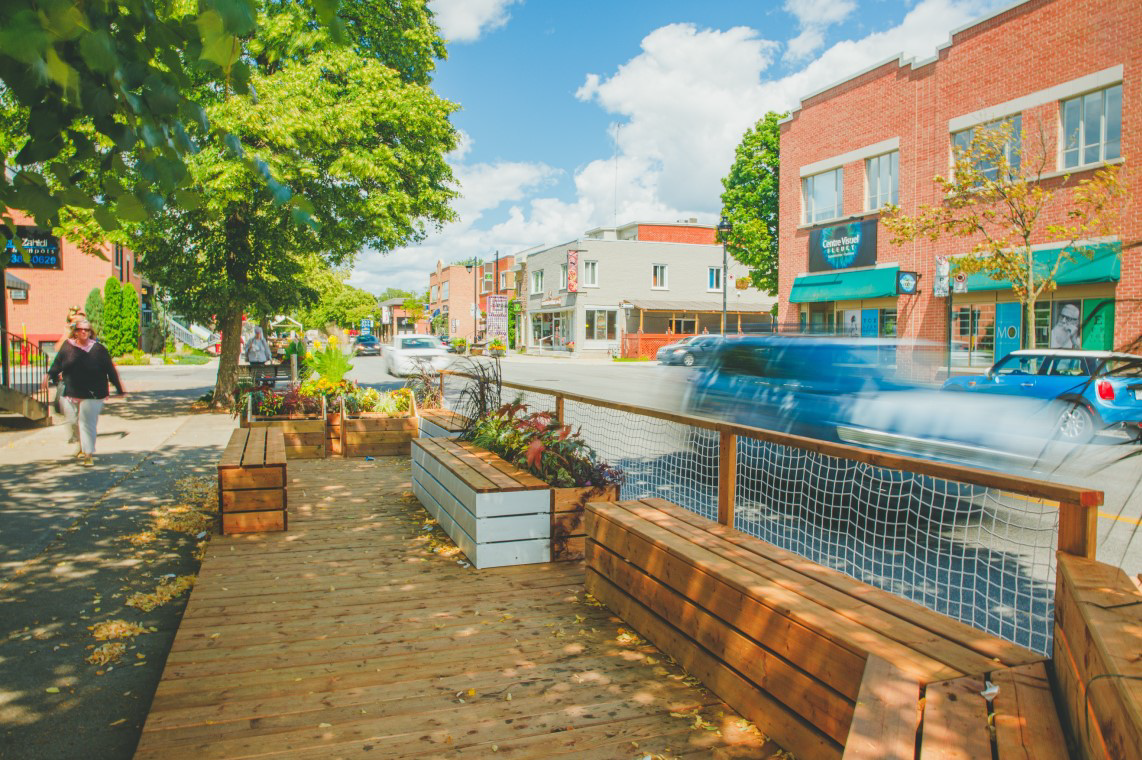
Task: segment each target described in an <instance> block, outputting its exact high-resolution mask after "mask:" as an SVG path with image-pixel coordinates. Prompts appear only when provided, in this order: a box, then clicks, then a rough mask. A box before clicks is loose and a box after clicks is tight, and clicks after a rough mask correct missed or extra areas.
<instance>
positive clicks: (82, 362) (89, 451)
mask: <svg viewBox="0 0 1142 760" xmlns="http://www.w3.org/2000/svg"><path fill="white" fill-rule="evenodd" d="M61 377H62V378H63V408H64V414H65V415H66V416H67V419H68V422H69V423H70V424H72V425H78V427H79V451H78V452H76V456H77V457H79V458H80V463H81V464H82V465H83V466H84V467H91V466H92V465H93V464H95V462H94V460H93V459H92V456H93V455H94V454H95V427H96V424H97V423H98V422H99V413H100V412H101V411H102V410H103V402H104V401H105V400H106V399H107V396H108V395H109V389H108V381H110V384H111V385H114V386H115V390H116V391H118V392H119V395H120V396H123V395H126V392H125V391H124V390H123V384H122V383H121V382H120V381H119V373H118V372H116V371H115V365H114V364H112V363H111V354H109V353H107V349H106V348H104V346H103V344H102V343H100V342H99V341H97V340H95V334H94V332H93V331H92V329H91V323H90V322H88V321H87V320H86V319H84V320H80V321H78V322H76V323H75V324H74V325H73V326H72V328H71V337H70V338H68V339H67V341H66V342H64V344H63V347H62V348H60V350H59V353H57V354H56V358H55V361H53V362H52V366H51V369H49V370H48V376H47V377H46V378H44V384H45V385H46V384H47V382H48V381H49V380H50V381H51V382H52V384H53V385H56V384H58V383H59V381H60V378H61Z"/></svg>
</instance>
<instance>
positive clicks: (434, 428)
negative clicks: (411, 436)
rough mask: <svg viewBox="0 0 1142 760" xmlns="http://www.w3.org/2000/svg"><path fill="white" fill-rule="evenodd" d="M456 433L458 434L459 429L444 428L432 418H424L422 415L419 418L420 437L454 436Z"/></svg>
mask: <svg viewBox="0 0 1142 760" xmlns="http://www.w3.org/2000/svg"><path fill="white" fill-rule="evenodd" d="M458 435H460V431H459V430H457V431H452V430H445V429H444V428H442V427H440V426H439V425H437V424H436V423H435V422H433V421H432V420H426V419H425V418H424V417H421V418H420V437H421V438H455V437H457V436H458Z"/></svg>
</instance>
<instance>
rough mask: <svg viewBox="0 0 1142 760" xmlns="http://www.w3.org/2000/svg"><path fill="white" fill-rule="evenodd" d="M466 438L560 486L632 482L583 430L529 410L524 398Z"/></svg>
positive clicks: (486, 418) (488, 418)
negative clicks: (601, 454) (601, 455)
mask: <svg viewBox="0 0 1142 760" xmlns="http://www.w3.org/2000/svg"><path fill="white" fill-rule="evenodd" d="M462 437H464V438H465V439H466V440H470V441H471V442H472V443H474V444H476V445H477V446H481V447H483V448H485V449H487V450H489V451H491V452H493V453H495V454H498V455H499V456H501V457H503V458H504V459H506V460H507V461H509V462H511V463H512V464H514V465H515V466H516V467H519V468H521V469H524V470H527V471H528V472H530V473H532V474H533V475H535V476H536V477H537V478H539V479H540V480H543V481H544V482H546V483H549V484H551V485H552V486H555V487H556V488H575V487H579V488H582V487H587V486H594V487H605V486H621V485H622V484H623V482H624V481H625V480H626V475H625V473H624V472H623V471H622V470H621V469H620V468H617V467H612V466H611V465H609V464H607V463H606V462H603V461H600V460H599V458H598V455H597V454H596V453H595V450H594V449H592V448H591V447H590V446H588V445H587V443H586V441H584V440H583V439H582V437H580V435H579V432H578V431H575V432H572V430H571V427H570V426H569V425H563V424H561V423H560V422H559V421H558V420H556V419H555V416H554V415H553V414H552V413H551V412H529V411H528V408H527V406H525V405H524V404H522V403H520V402H519V401H518V400H517V401H515V402H513V403H511V404H505V405H503V406H501V407H500V408H499V409H497V410H496V411H495V412H493V413H492V414H489V415H487V416H484V417H481V418H480V419H478V420H477V421H476V423H475V425H474V426H473V427H472V428H471V429H470V430H469V431H468V432H467V433H466V434H465V435H464V436H462Z"/></svg>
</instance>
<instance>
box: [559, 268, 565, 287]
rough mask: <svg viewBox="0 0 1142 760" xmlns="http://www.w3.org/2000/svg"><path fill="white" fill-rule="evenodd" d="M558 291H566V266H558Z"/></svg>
mask: <svg viewBox="0 0 1142 760" xmlns="http://www.w3.org/2000/svg"><path fill="white" fill-rule="evenodd" d="M559 289H560V290H567V265H566V264H560V265H559Z"/></svg>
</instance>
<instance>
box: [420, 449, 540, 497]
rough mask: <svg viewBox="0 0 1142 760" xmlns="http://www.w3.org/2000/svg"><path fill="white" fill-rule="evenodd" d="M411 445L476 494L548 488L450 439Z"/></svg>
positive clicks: (505, 464)
mask: <svg viewBox="0 0 1142 760" xmlns="http://www.w3.org/2000/svg"><path fill="white" fill-rule="evenodd" d="M412 445H413V446H417V447H420V448H421V449H423V450H424V451H425V453H427V454H428V455H429V456H431V457H433V458H434V459H436V460H438V461H440V462H441V463H443V464H446V465H447V466H448V469H450V470H451V471H452V472H453V473H455V474H456V476H457V477H458V478H460V479H461V480H463V481H464V483H465V484H467V485H468V486H469V487H470V488H471V489H472V490H473V491H475V492H476V493H488V492H491V491H534V490H540V489H547V488H551V486H549V485H548V484H547V483H544V482H543V481H542V480H540V479H539V478H537V477H535V476H534V475H532V474H531V473H529V472H525V471H524V470H521V469H519V468H518V467H516V466H514V465H512V464H509V463H508V462H505V461H504V460H503V459H501V458H500V457H498V456H496V455H495V454H492V453H491V452H488V451H485V450H483V449H481V448H479V447H477V446H473V445H472V444H470V443H467V442H463V441H457V440H455V439H454V438H417V439H415V440H413V442H412Z"/></svg>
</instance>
